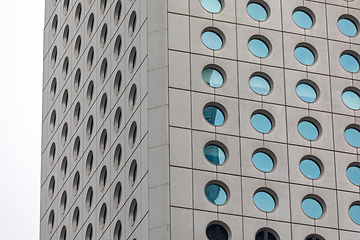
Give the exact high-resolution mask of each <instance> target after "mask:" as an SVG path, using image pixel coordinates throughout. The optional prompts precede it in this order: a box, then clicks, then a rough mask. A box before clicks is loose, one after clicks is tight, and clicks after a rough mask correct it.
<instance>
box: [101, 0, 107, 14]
mask: <svg viewBox="0 0 360 240" xmlns="http://www.w3.org/2000/svg"><path fill="white" fill-rule="evenodd" d="M106 4H107V0H101V2H100V12H101V13H104V12H105V9H106Z"/></svg>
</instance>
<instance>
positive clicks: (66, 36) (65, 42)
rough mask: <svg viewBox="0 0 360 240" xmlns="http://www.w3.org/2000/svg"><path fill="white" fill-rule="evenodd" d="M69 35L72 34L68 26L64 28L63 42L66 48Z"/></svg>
mask: <svg viewBox="0 0 360 240" xmlns="http://www.w3.org/2000/svg"><path fill="white" fill-rule="evenodd" d="M69 33H70V29H69V25H66V27H65V28H64V33H63V40H62V41H63V46H64V47H66V45H67V43H68V41H69Z"/></svg>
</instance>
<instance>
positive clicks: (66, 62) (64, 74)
mask: <svg viewBox="0 0 360 240" xmlns="http://www.w3.org/2000/svg"><path fill="white" fill-rule="evenodd" d="M68 72H69V58H68V57H66V58H65V60H64V63H63V68H62V77H63V79H65V78H66V77H67V74H68Z"/></svg>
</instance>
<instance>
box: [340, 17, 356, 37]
mask: <svg viewBox="0 0 360 240" xmlns="http://www.w3.org/2000/svg"><path fill="white" fill-rule="evenodd" d="M358 25H359V22H358V21H357V19H356V18H354V17H353V16H350V15H343V16H341V17H340V18H339V20H338V22H337V26H338V28H339V30H340V32H342V33H343V34H344V35H346V36H348V37H354V36H356V34H357V33H358V27H357V26H358Z"/></svg>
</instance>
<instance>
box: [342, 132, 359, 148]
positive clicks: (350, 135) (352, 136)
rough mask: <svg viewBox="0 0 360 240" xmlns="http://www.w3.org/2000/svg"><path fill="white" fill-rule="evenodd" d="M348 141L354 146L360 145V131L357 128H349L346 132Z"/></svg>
mask: <svg viewBox="0 0 360 240" xmlns="http://www.w3.org/2000/svg"><path fill="white" fill-rule="evenodd" d="M344 136H345V139H346V141H347V142H348V143H349V144H350V145H351V146H353V147H360V132H359V130H357V129H355V128H348V129H346V131H345V133H344Z"/></svg>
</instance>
